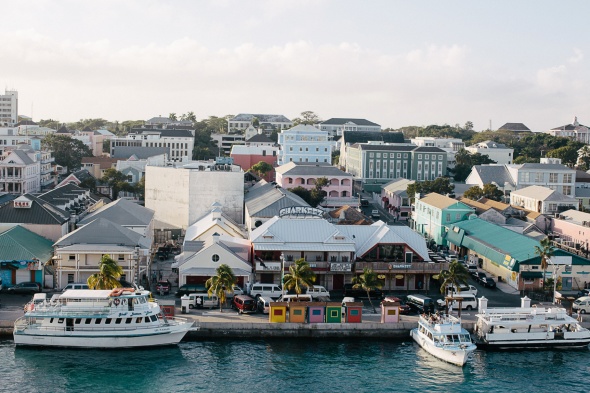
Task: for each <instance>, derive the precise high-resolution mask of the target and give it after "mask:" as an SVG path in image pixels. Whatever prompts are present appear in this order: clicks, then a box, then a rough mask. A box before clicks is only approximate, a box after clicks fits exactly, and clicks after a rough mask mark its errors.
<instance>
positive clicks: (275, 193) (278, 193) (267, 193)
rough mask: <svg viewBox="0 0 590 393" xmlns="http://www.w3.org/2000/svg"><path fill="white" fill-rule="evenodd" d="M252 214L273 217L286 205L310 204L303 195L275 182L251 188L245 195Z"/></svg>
mask: <svg viewBox="0 0 590 393" xmlns="http://www.w3.org/2000/svg"><path fill="white" fill-rule="evenodd" d="M244 203H245V205H246V208H247V209H248V214H250V216H257V217H273V216H276V215H277V214H278V213H279V210H280V209H282V208H284V207H291V206H309V204H308V203H307V202H305V201H304V200H303V199H302V198H301V197H299V196H298V195H296V194H293V193H292V192H290V191H287V190H285V189H284V188H281V187H279V186H277V185H276V184H273V183H267V184H264V185H262V186H260V187H257V188H256V189H253V190H251V191H250V192H249V193H247V194H246V195H245V196H244Z"/></svg>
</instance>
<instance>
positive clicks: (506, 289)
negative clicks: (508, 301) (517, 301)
mask: <svg viewBox="0 0 590 393" xmlns="http://www.w3.org/2000/svg"><path fill="white" fill-rule="evenodd" d="M496 287H497V288H498V289H499V290H500V291H502V292H504V293H508V294H510V295H519V294H520V291H519V290H518V289H514V288H512V287H511V286H510V285H508V284H507V283H505V282H504V281H502V282H496Z"/></svg>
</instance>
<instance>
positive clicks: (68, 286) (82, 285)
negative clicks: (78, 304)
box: [61, 282, 90, 292]
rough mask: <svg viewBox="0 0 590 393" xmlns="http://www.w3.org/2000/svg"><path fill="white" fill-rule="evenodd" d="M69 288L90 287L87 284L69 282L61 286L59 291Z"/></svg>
mask: <svg viewBox="0 0 590 393" xmlns="http://www.w3.org/2000/svg"><path fill="white" fill-rule="evenodd" d="M69 289H90V287H89V286H88V284H84V283H75V282H71V283H69V284H68V285H66V286H65V287H63V288H62V290H61V291H62V292H65V291H67V290H69Z"/></svg>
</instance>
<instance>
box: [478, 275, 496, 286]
mask: <svg viewBox="0 0 590 393" xmlns="http://www.w3.org/2000/svg"><path fill="white" fill-rule="evenodd" d="M481 283H482V284H483V286H484V287H486V288H496V281H495V280H494V279H493V278H492V277H484V278H482V279H481Z"/></svg>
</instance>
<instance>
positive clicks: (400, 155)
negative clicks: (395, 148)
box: [392, 153, 402, 158]
mask: <svg viewBox="0 0 590 393" xmlns="http://www.w3.org/2000/svg"><path fill="white" fill-rule="evenodd" d="M392 154H393V153H392ZM401 157H402V154H401V153H397V158H401Z"/></svg>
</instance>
